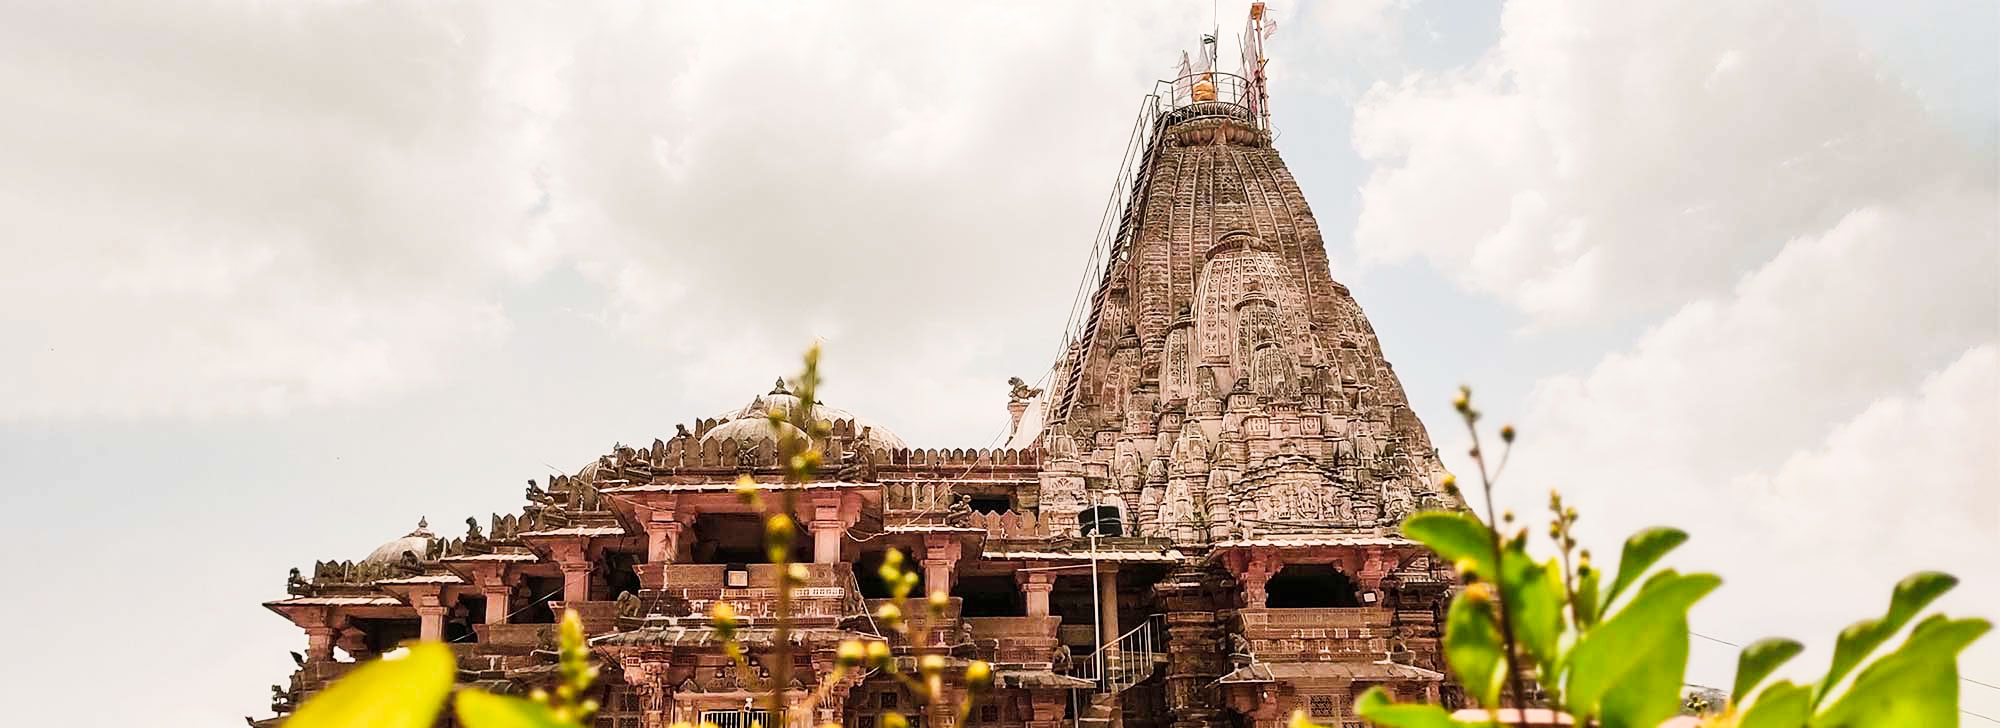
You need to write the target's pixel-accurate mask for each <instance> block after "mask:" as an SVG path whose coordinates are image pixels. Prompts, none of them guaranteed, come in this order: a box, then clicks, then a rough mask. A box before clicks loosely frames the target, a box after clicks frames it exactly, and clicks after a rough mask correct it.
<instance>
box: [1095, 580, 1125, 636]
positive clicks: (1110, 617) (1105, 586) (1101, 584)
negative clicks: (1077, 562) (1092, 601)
mask: <svg viewBox="0 0 2000 728" xmlns="http://www.w3.org/2000/svg"><path fill="white" fill-rule="evenodd" d="M1097 622H1098V624H1102V625H1104V641H1105V643H1106V645H1107V648H1106V651H1105V654H1106V655H1110V654H1112V653H1115V652H1117V650H1118V636H1119V635H1121V634H1124V631H1123V630H1120V629H1118V566H1117V565H1116V564H1099V565H1098V567H1097Z"/></svg>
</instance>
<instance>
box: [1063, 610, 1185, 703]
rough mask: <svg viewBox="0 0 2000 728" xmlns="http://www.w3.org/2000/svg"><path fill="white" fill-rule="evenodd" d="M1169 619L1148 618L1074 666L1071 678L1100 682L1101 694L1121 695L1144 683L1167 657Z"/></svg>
mask: <svg viewBox="0 0 2000 728" xmlns="http://www.w3.org/2000/svg"><path fill="white" fill-rule="evenodd" d="M1165 622H1166V620H1165V618H1164V617H1162V616H1160V615H1153V616H1152V617H1148V618H1147V619H1146V621H1145V622H1143V623H1141V624H1140V625H1139V626H1137V627H1133V628H1132V629H1130V630H1128V631H1126V632H1125V634H1122V635H1119V636H1118V638H1117V639H1115V640H1111V641H1109V642H1106V643H1104V644H1103V645H1100V646H1099V647H1098V648H1097V650H1096V651H1094V652H1092V653H1090V655H1089V656H1087V657H1085V658H1084V659H1080V660H1076V661H1074V662H1072V663H1071V668H1070V675H1071V676H1072V677H1078V678H1082V679H1085V680H1090V681H1092V682H1095V683H1097V689H1098V692H1101V693H1119V692H1124V691H1125V690H1126V689H1128V688H1130V687H1132V686H1133V685H1137V684H1139V683H1141V682H1144V681H1145V680H1146V678H1148V677H1151V676H1152V675H1153V672H1154V671H1155V670H1157V669H1158V667H1159V662H1160V659H1161V658H1163V657H1165V656H1166V640H1165V639H1164V637H1165V632H1166V625H1165Z"/></svg>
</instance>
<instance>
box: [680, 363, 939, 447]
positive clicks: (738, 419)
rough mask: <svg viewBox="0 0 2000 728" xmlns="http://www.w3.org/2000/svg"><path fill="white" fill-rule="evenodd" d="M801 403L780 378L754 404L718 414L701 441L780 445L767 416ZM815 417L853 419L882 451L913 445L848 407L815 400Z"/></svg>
mask: <svg viewBox="0 0 2000 728" xmlns="http://www.w3.org/2000/svg"><path fill="white" fill-rule="evenodd" d="M801 406H804V402H802V401H801V400H800V399H799V396H798V395H795V394H792V393H791V392H790V391H787V390H786V389H785V380H783V379H780V380H778V384H777V386H775V387H773V388H772V389H771V391H770V392H769V393H766V394H764V395H761V396H759V397H757V398H755V399H752V400H750V404H747V405H744V406H743V407H741V408H739V409H736V410H733V411H730V412H725V413H723V414H722V415H720V416H719V417H717V418H716V419H719V420H722V422H721V424H718V425H716V426H715V427H714V428H712V429H710V430H709V431H708V432H707V433H704V434H703V435H702V436H701V440H702V442H709V441H711V440H735V441H736V444H737V445H738V446H739V447H741V446H750V445H755V444H757V443H767V442H768V443H773V444H776V442H777V437H776V436H775V435H773V434H772V432H771V421H770V420H769V419H767V417H769V416H770V413H771V411H772V410H777V411H779V412H782V413H784V415H785V417H786V418H788V419H789V418H791V417H792V416H793V414H794V413H795V412H797V411H798V408H799V407H801ZM812 417H813V419H815V420H822V421H840V420H847V421H850V422H853V423H854V431H855V432H856V433H860V432H862V431H864V430H865V431H866V432H867V433H868V434H867V438H866V439H867V442H868V443H869V445H870V446H872V447H874V448H875V449H878V450H902V449H906V448H908V447H909V446H908V445H905V444H903V438H900V437H897V436H896V433H893V432H890V431H889V430H888V428H885V427H882V426H881V425H877V424H875V423H872V422H869V421H868V420H867V419H866V418H863V417H860V416H858V415H855V414H854V413H852V412H849V411H847V410H843V409H836V408H833V407H828V406H826V405H825V404H824V403H814V404H813V406H812ZM779 427H780V428H782V429H783V430H784V431H785V432H788V433H797V432H798V428H797V427H795V426H793V425H792V424H791V423H790V422H784V423H781V424H780V425H779Z"/></svg>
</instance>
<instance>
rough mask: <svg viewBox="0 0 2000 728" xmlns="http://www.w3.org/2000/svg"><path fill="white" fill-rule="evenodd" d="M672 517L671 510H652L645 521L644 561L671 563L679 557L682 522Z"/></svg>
mask: <svg viewBox="0 0 2000 728" xmlns="http://www.w3.org/2000/svg"><path fill="white" fill-rule="evenodd" d="M673 517H674V514H673V512H672V511H664V512H663V511H654V512H653V520H651V521H647V522H646V561H648V562H650V563H655V564H671V563H674V561H675V560H676V559H678V558H679V556H680V543H681V528H682V527H683V524H682V523H681V522H680V521H676V520H673Z"/></svg>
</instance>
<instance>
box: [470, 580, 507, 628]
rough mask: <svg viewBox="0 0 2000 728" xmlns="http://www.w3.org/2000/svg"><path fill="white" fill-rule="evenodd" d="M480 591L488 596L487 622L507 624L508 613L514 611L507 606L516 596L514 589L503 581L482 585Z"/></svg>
mask: <svg viewBox="0 0 2000 728" xmlns="http://www.w3.org/2000/svg"><path fill="white" fill-rule="evenodd" d="M479 593H480V594H482V595H484V596H485V597H486V623H487V624H506V623H507V614H508V613H509V612H512V611H514V610H512V609H508V608H507V607H508V606H509V601H510V600H511V599H512V598H513V596H514V590H513V589H512V588H509V587H508V586H507V584H506V583H505V582H502V583H499V584H485V585H482V587H481V588H480V590H479Z"/></svg>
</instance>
